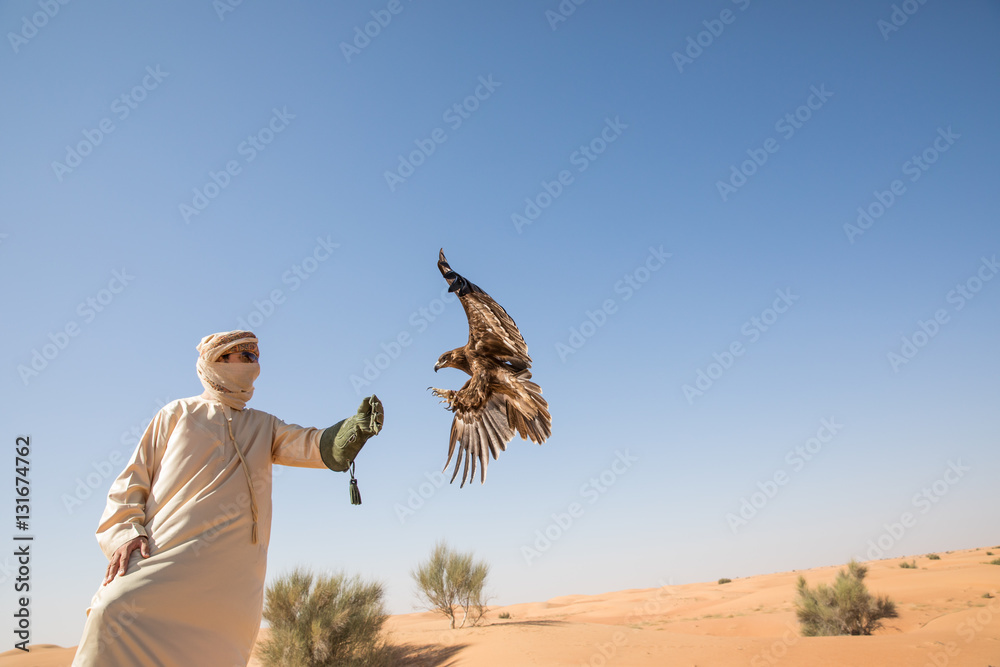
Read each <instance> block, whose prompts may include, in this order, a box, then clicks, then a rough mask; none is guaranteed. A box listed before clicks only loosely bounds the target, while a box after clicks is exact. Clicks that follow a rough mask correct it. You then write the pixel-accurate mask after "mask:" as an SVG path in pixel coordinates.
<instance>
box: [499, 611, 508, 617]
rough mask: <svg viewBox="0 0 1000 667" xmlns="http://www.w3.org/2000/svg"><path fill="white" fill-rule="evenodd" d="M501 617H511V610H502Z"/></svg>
mask: <svg viewBox="0 0 1000 667" xmlns="http://www.w3.org/2000/svg"><path fill="white" fill-rule="evenodd" d="M500 618H510V612H509V611H502V612H500Z"/></svg>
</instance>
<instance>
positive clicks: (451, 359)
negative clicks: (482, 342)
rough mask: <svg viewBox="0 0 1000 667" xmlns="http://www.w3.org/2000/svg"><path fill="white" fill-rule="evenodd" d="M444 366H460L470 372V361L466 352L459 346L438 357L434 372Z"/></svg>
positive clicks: (459, 367)
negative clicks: (466, 356)
mask: <svg viewBox="0 0 1000 667" xmlns="http://www.w3.org/2000/svg"><path fill="white" fill-rule="evenodd" d="M442 368H458V369H459V370H463V371H465V372H466V373H468V372H469V361H468V359H466V358H465V352H464V351H463V350H462V349H461V348H459V349H457V350H451V351H449V352H445V353H444V354H442V355H441V356H440V357H438V360H437V363H436V364H434V372H435V373H436V372H438V371H439V370H440V369H442Z"/></svg>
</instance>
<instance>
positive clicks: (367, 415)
mask: <svg viewBox="0 0 1000 667" xmlns="http://www.w3.org/2000/svg"><path fill="white" fill-rule="evenodd" d="M383 417H384V411H383V409H382V401H380V400H378V396H376V395H375V394H372V395H371V396H369V397H368V398H366V399H364V400H363V401H361V407H359V408H358V413H357V414H356V415H353V416H351V417H348V418H347V419H345V420H343V421H342V422H339V423H337V424H334V425H333V426H331V427H330V428H328V429H326V430H325V431H323V435H322V436H321V437H320V441H319V453H320V456H321V457H322V458H323V463H324V464H326V467H327V468H329V469H330V470H335V471H337V472H344V471H345V470H347V469H348V468H350V467H351V464H353V463H354V458H355V457H356V456H357V455H358V452H360V451H361V448H362V447H364V445H365V442H367V441H368V438H370V437H372V436H374V435H378V432H379V431H381V430H382V420H383Z"/></svg>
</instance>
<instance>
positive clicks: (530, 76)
mask: <svg viewBox="0 0 1000 667" xmlns="http://www.w3.org/2000/svg"><path fill="white" fill-rule="evenodd" d="M561 12H562V13H561ZM0 27H2V31H3V33H4V44H3V45H2V46H0V80H2V82H3V91H4V95H3V103H2V105H0V128H2V132H0V137H2V138H0V155H2V159H0V195H2V209H0V210H2V217H0V271H2V281H0V285H2V288H0V289H2V290H3V321H4V326H3V329H2V333H0V336H2V344H0V349H2V354H3V357H2V363H0V371H2V373H0V387H2V389H0V391H2V392H3V394H2V395H3V401H2V404H3V436H2V437H3V440H4V442H5V443H6V444H7V446H8V450H7V451H8V458H7V460H6V461H7V462H6V464H5V465H7V466H9V467H8V469H7V473H6V474H7V477H8V479H12V478H13V477H14V476H15V471H14V467H15V460H14V454H13V451H14V447H15V439H16V438H17V436H19V435H30V437H31V455H30V457H29V458H30V499H31V503H30V504H31V519H30V533H31V534H33V535H34V537H35V541H34V543H33V552H32V553H33V559H32V562H31V582H30V585H31V591H30V595H31V609H32V613H33V621H32V622H33V641H38V642H52V643H59V644H63V645H72V644H75V643H76V642H77V641H78V639H79V635H80V632H81V630H82V627H83V622H84V609H85V608H86V606H87V604H88V602H89V600H90V597H91V595H92V594H93V592H94V591H95V590H96V588H97V586H98V585H99V583H100V579H101V574H102V572H103V570H104V567H105V559H104V556H103V555H102V554H101V552H100V550H99V548H98V546H97V543H96V540H95V539H94V530H95V528H96V525H97V522H98V519H99V517H100V514H101V512H102V510H103V507H104V501H103V496H104V494H105V493H106V492H107V488H108V487H109V486H110V484H111V481H112V479H113V478H114V476H116V475H117V474H118V472H119V470H120V469H121V467H122V466H123V464H124V461H125V460H126V459H127V458H128V456H129V455H130V454H131V452H132V450H133V449H134V446H135V443H136V435H135V433H137V432H141V431H142V430H143V429H144V428H145V426H146V424H147V423H148V422H149V420H150V419H151V418H152V416H153V415H154V414H155V412H156V410H157V409H158V408H159V407H160V405H162V404H163V403H165V402H167V401H169V400H172V399H175V398H182V397H185V396H192V395H195V394H198V393H200V392H201V386H200V384H199V382H198V380H197V377H196V375H195V371H194V365H195V359H196V355H197V353H196V351H195V345H196V344H197V342H198V341H199V339H200V338H201V337H202V336H204V335H206V334H208V333H212V332H216V331H225V330H230V329H235V328H240V327H242V326H250V327H251V328H252V329H253V330H254V331H255V332H256V333H257V334H258V335H259V337H260V340H261V344H260V346H261V351H262V357H261V368H262V373H261V376H260V378H259V379H258V381H257V385H256V387H257V391H256V394H255V396H254V398H253V401H252V403H251V406H252V407H256V408H258V409H261V410H265V411H268V412H271V413H273V414H275V415H277V416H279V417H281V418H282V419H284V420H286V421H289V422H294V423H298V424H302V425H310V426H322V427H325V426H328V425H330V424H332V423H334V422H336V421H339V420H340V419H342V418H344V417H346V416H348V415H349V414H352V413H353V412H354V410H355V409H356V408H357V405H358V403H359V402H360V398H361V397H362V396H364V395H367V394H368V393H371V392H376V393H377V394H378V395H379V397H380V398H381V399H382V400H383V401H384V404H385V410H386V422H385V429H384V431H383V433H382V434H381V435H379V436H378V438H377V439H375V440H373V441H371V442H370V443H369V444H368V445H367V446H366V447H365V449H364V450H363V451H362V453H361V455H360V457H359V460H358V468H357V475H358V479H359V483H360V488H361V492H362V494H363V497H364V504H363V505H362V506H360V507H352V506H351V505H350V504H349V503H348V490H347V478H346V476H345V475H342V474H335V473H331V472H327V471H317V470H295V469H282V470H281V471H280V473H279V472H277V471H276V474H278V476H277V478H276V482H275V488H274V507H275V511H274V522H273V534H272V535H273V537H272V542H271V548H270V561H269V577H273V576H275V575H277V574H278V573H280V572H283V571H286V570H288V569H290V568H292V567H294V566H297V565H303V566H309V567H312V568H313V569H315V570H318V571H326V570H345V571H347V572H352V573H359V574H362V575H365V576H367V577H372V578H378V579H381V580H382V581H384V582H385V584H386V589H387V596H388V602H389V605H390V607H391V610H392V611H393V612H398V613H403V612H409V611H412V610H413V605H414V603H415V599H414V597H413V586H412V583H411V580H410V578H409V572H410V570H411V569H412V568H414V567H415V566H416V565H417V563H418V562H419V561H420V560H421V559H423V558H424V557H426V556H427V555H428V554H429V552H430V550H431V548H432V547H433V544H434V543H435V541H437V540H440V539H445V540H447V541H448V542H449V543H450V544H451V545H452V546H454V547H456V548H459V549H461V550H467V551H474V552H475V553H476V554H477V555H478V556H479V557H481V558H484V559H486V560H487V561H489V562H490V564H491V565H492V567H493V570H492V575H491V580H490V581H491V589H492V590H493V592H494V594H495V596H496V598H495V601H496V602H497V603H498V604H512V603H516V602H528V601H537V600H545V599H548V598H551V597H554V596H558V595H566V594H576V593H600V592H603V591H608V590H619V589H626V588H647V587H654V586H658V585H660V584H661V583H664V582H670V581H672V582H674V583H684V582H690V581H703V580H714V579H717V578H719V577H723V576H727V577H739V576H747V575H751V574H755V573H763V572H773V571H782V570H788V569H793V568H807V567H812V566H817V565H827V564H838V563H843V562H846V561H847V560H848V559H849V558H851V557H852V556H858V557H861V558H865V557H866V556H867V557H876V556H878V555H879V554H880V553H884V554H885V555H888V556H895V555H905V554H919V553H924V552H929V551H932V550H948V549H959V548H966V547H974V546H984V545H993V544H998V543H1000V533H998V531H997V526H1000V502H998V500H1000V494H998V491H997V489H998V488H1000V484H998V474H997V471H998V470H1000V453H998V452H1000V448H998V446H997V445H998V432H1000V431H998V427H1000V410H998V409H997V408H998V399H1000V389H998V385H997V377H998V373H1000V348H998V346H997V342H998V341H997V336H998V330H1000V307H998V305H1000V279H997V274H998V273H1000V266H998V265H997V261H998V257H1000V234H998V223H997V221H998V212H1000V206H998V204H997V199H996V198H995V197H994V196H993V195H994V194H995V190H996V184H997V181H998V177H1000V168H998V160H997V155H998V151H1000V131H998V129H997V128H998V125H997V122H996V118H997V109H998V108H1000V95H998V87H997V81H998V73H1000V42H998V41H997V39H996V35H997V32H998V28H1000V8H998V6H997V4H996V3H992V2H986V1H983V0H973V1H971V2H966V3H958V4H956V3H945V2H935V1H931V2H924V3H920V2H918V1H917V0H906V2H897V3H895V4H893V3H891V2H888V1H886V2H851V3H825V4H823V3H821V4H817V3H784V4H781V5H778V4H775V3H764V2H758V1H757V0H739V1H736V2H730V1H729V0H716V1H714V2H708V3H705V2H700V3H694V2H685V3H660V2H652V1H647V2H629V3H612V2H608V1H604V0H590V1H588V2H584V3H582V4H579V5H577V4H575V3H574V2H571V1H570V0H564V1H563V2H562V3H559V2H556V1H555V0H549V1H547V2H540V3H535V2H520V1H517V2H505V3H459V2H451V3H436V4H435V3H429V2H421V1H419V0H417V1H410V0H392V1H391V2H389V1H386V2H382V1H381V0H375V1H373V2H368V3H361V2H355V1H353V0H351V1H347V2H338V3H276V2H270V3H269V2H262V1H259V0H246V1H244V2H242V3H240V4H236V5H235V6H232V5H230V4H229V3H228V2H227V1H226V0H220V1H219V2H215V3H213V2H210V1H209V0H202V1H200V2H186V3H134V2H105V3H83V2H70V3H68V4H61V3H60V2H57V1H56V0H34V1H31V2H29V1H26V0H12V1H9V2H4V3H3V4H2V5H0ZM366 32H367V34H366ZM441 247H443V248H444V249H445V252H446V253H447V255H448V258H449V260H450V261H451V264H452V266H453V268H454V269H455V270H456V271H458V272H459V273H461V274H463V275H465V276H466V277H468V278H469V279H470V280H471V281H473V282H475V283H476V284H478V285H479V286H480V287H482V288H483V289H485V290H486V291H487V292H488V293H489V294H491V295H492V296H493V297H494V298H496V299H497V301H498V302H499V303H500V304H502V305H503V306H504V307H505V308H506V309H507V311H508V312H509V313H510V314H511V316H512V317H513V318H514V319H515V320H516V321H517V323H518V325H519V327H520V328H521V331H522V333H523V334H524V338H525V340H526V341H527V343H528V346H529V348H530V352H531V355H532V357H533V360H534V366H533V370H534V377H535V379H536V380H537V381H538V382H539V384H540V385H541V386H542V388H543V390H544V395H545V397H546V398H547V399H548V400H549V402H550V405H551V411H552V416H553V435H552V437H551V439H550V440H549V441H548V442H546V443H545V444H544V445H543V446H541V447H539V446H536V445H534V444H531V443H527V442H524V441H521V440H517V441H515V442H513V443H512V444H511V445H510V446H509V448H508V451H507V452H506V453H504V454H502V456H501V458H500V460H499V461H497V462H494V463H493V464H492V465H491V466H490V469H489V470H490V472H489V478H488V480H487V483H486V484H485V486H480V485H479V484H474V485H472V486H471V487H469V486H468V485H467V486H466V488H464V489H459V488H458V486H457V484H456V485H451V486H449V485H447V484H443V485H441V479H440V478H439V477H437V476H436V475H437V473H438V471H440V470H441V468H442V466H443V465H444V461H445V456H446V452H447V436H448V430H449V426H450V421H451V419H450V414H449V413H448V412H447V411H446V410H445V409H444V408H443V406H441V405H439V404H438V403H437V401H436V399H435V398H434V397H433V396H432V395H431V394H430V393H429V392H428V391H427V390H426V388H427V387H428V386H436V387H443V388H458V387H459V386H460V385H461V383H462V382H464V379H465V378H464V375H463V374H461V373H460V372H459V371H457V370H446V371H442V372H439V373H437V374H435V373H434V372H433V366H434V362H435V360H436V359H437V357H438V355H439V354H441V353H442V352H444V351H446V350H448V349H451V348H453V347H457V346H459V345H462V344H463V343H464V342H465V339H466V335H467V334H466V323H465V317H464V313H463V312H462V309H461V307H460V306H459V305H458V303H457V302H456V301H454V300H451V299H448V298H445V296H446V295H444V294H443V289H444V288H445V286H446V285H445V283H444V281H443V280H442V278H441V276H440V274H439V273H438V271H437V268H436V266H435V262H436V260H437V252H438V249H439V248H441ZM8 490H9V492H11V493H13V491H14V490H13V489H12V488H10V487H8ZM8 497H11V496H8ZM14 515H15V507H14V503H13V502H10V503H8V507H7V515H6V521H8V522H9V523H8V524H7V525H8V526H9V527H8V529H7V530H6V531H0V540H9V542H8V543H9V544H10V545H13V544H14V542H13V540H12V538H13V537H14V535H15V534H20V531H18V530H16V529H15V526H14V522H15V517H14ZM5 535H6V537H4V536H5ZM3 552H4V553H11V554H12V553H13V546H11V547H10V548H9V549H4V550H3ZM869 553H870V554H871V555H870V556H868V554H869ZM0 565H2V571H0V579H2V580H3V583H2V585H0V591H2V593H0V613H2V614H4V615H6V614H8V613H9V612H10V610H11V609H12V608H13V606H14V603H15V596H16V594H15V592H14V588H13V586H14V577H15V576H16V575H15V569H14V568H15V565H16V563H15V562H14V558H13V556H6V557H4V558H0ZM5 617H7V618H10V616H5ZM0 648H3V647H0Z"/></svg>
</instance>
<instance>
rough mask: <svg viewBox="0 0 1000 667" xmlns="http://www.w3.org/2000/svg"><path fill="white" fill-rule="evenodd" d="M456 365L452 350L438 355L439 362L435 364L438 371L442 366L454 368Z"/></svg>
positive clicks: (435, 370) (435, 369)
mask: <svg viewBox="0 0 1000 667" xmlns="http://www.w3.org/2000/svg"><path fill="white" fill-rule="evenodd" d="M454 366H455V362H454V355H453V354H452V353H451V352H445V353H444V354H442V355H441V356H440V357H438V360H437V363H436V364H434V372H435V373H437V372H438V371H439V370H441V369H442V368H452V367H454Z"/></svg>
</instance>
